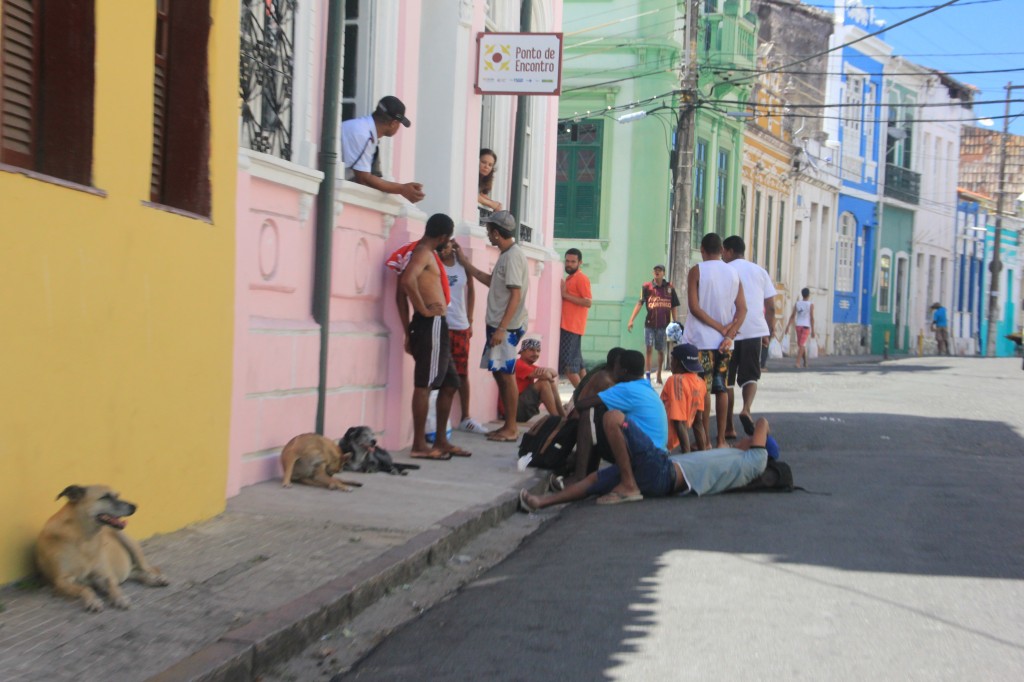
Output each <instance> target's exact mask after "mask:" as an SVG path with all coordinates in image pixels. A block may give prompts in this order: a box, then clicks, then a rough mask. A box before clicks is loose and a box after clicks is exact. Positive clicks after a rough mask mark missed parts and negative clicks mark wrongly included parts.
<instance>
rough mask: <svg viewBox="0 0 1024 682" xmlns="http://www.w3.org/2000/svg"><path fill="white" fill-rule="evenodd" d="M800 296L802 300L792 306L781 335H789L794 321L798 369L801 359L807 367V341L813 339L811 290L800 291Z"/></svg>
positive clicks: (805, 288)
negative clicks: (784, 329)
mask: <svg viewBox="0 0 1024 682" xmlns="http://www.w3.org/2000/svg"><path fill="white" fill-rule="evenodd" d="M800 296H801V297H802V298H801V299H800V300H799V301H797V302H796V303H794V304H793V312H792V313H790V315H789V322H787V323H786V331H784V332H782V335H783V336H785V335H787V334H789V328H790V327H791V326H792V324H793V322H794V321H796V346H797V349H796V366H797V367H800V359H801V358H803V361H804V367H807V339H809V338H813V337H814V304H813V303H811V301H810V299H811V290H810V289H808V288H807V287H804V288H803V289H801V290H800Z"/></svg>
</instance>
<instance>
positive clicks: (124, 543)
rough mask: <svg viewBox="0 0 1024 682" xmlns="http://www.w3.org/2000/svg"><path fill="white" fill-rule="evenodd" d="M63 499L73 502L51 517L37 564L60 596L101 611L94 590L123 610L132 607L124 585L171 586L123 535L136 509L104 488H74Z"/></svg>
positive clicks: (39, 544) (41, 538) (40, 543)
mask: <svg viewBox="0 0 1024 682" xmlns="http://www.w3.org/2000/svg"><path fill="white" fill-rule="evenodd" d="M62 497H66V498H68V501H67V504H65V505H64V506H63V507H61V508H60V509H59V510H58V511H57V513H56V514H54V515H53V516H51V517H50V520H49V521H47V522H46V525H44V526H43V530H42V532H41V533H40V534H39V540H38V541H37V542H36V564H37V566H38V567H39V571H40V572H41V573H42V574H43V576H44V577H45V578H46V579H47V580H49V581H50V582H51V583H52V584H53V586H54V588H56V590H57V592H59V593H60V594H62V595H64V596H66V597H72V598H81V600H82V603H83V604H85V608H86V609H87V610H89V611H102V610H103V602H102V601H101V600H100V598H99V597H97V596H96V593H95V592H94V591H93V590H92V588H91V587H90V585H93V586H96V587H98V588H99V589H100V590H102V591H103V592H106V594H107V596H108V597H109V599H110V603H111V604H113V605H114V606H116V607H117V608H119V609H126V608H128V607H129V606H130V605H131V602H130V601H129V599H128V597H126V596H125V595H124V593H123V592H121V587H120V585H121V583H123V582H124V581H125V580H128V579H129V578H130V579H132V580H136V581H138V582H140V583H142V584H144V585H149V586H150V587H160V586H163V585H167V583H168V581H167V578H165V577H163V576H162V575H160V571H159V570H157V569H155V568H153V567H152V566H150V565H149V563H148V562H147V561H146V557H145V556H143V554H142V548H141V547H140V546H139V543H137V542H135V540H132V539H131V538H130V537H128V536H127V535H125V533H124V532H123V529H124V526H125V522H124V521H123V517H125V516H131V515H132V514H134V513H135V505H134V504H132V503H131V502H125V501H123V500H120V499H118V495H117V493H116V492H114V491H113V490H111V489H110V488H108V487H107V486H105V485H90V486H86V487H82V486H78V485H70V486H68V487H67V488H65V489H64V490H63V492H61V494H60V495H58V496H57V499H58V500H59V499H60V498H62Z"/></svg>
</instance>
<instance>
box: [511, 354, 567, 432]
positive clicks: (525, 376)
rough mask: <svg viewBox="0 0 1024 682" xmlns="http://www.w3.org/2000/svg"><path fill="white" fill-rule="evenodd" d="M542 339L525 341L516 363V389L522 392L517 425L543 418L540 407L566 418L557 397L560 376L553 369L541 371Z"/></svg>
mask: <svg viewBox="0 0 1024 682" xmlns="http://www.w3.org/2000/svg"><path fill="white" fill-rule="evenodd" d="M539 359H540V339H524V340H523V345H522V347H521V348H520V349H519V359H518V360H516V386H517V388H518V389H519V404H518V406H517V407H516V421H517V422H527V421H530V420H531V419H533V418H534V417H536V416H537V415H538V414H540V406H541V405H544V407H545V408H547V411H548V414H553V415H558V416H559V417H564V416H565V408H564V407H562V400H561V399H560V398H559V397H558V373H557V372H555V370H553V369H551V368H550V367H538V366H537V360H539Z"/></svg>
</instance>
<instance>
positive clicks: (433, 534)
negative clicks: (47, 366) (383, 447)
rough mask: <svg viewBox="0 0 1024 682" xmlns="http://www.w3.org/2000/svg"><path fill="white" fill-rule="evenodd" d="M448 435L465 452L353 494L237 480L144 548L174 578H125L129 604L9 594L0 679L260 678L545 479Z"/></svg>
mask: <svg viewBox="0 0 1024 682" xmlns="http://www.w3.org/2000/svg"><path fill="white" fill-rule="evenodd" d="M453 441H454V442H456V443H457V444H459V445H461V446H463V447H465V448H467V449H470V450H472V451H473V456H472V457H469V458H453V459H452V460H450V461H445V462H434V461H423V460H410V459H409V458H408V457H407V451H406V452H405V453H393V454H394V455H395V459H396V460H397V461H403V462H415V463H417V464H420V465H421V469H420V470H418V471H411V472H409V475H408V476H389V475H386V474H372V475H359V474H348V475H346V476H344V478H347V479H352V480H358V481H360V482H362V483H363V484H364V485H363V487H362V488H360V489H358V490H356V491H354V492H351V493H342V492H336V491H331V492H328V491H325V490H321V489H319V488H309V487H305V486H295V487H293V488H291V489H284V488H282V487H281V486H280V482H279V481H267V482H264V483H261V484H258V485H254V486H250V487H248V488H245V489H244V490H243V491H242V492H241V494H239V495H238V496H236V497H234V498H232V499H230V500H228V503H227V510H226V511H225V512H224V513H223V514H221V515H220V516H217V517H216V518H214V519H211V520H209V521H206V522H203V523H199V524H195V525H193V526H190V527H188V528H185V529H183V530H180V531H177V532H175V533H170V534H168V535H162V536H157V537H154V538H151V539H149V540H148V541H146V542H145V543H144V548H145V551H146V554H147V557H148V558H149V559H150V561H151V562H152V563H153V564H154V565H156V566H159V567H160V569H161V570H162V571H163V573H164V574H165V575H167V576H168V577H169V578H170V580H171V585H170V586H169V587H166V588H159V589H156V588H149V587H144V586H142V585H139V584H136V583H127V584H126V585H125V593H126V594H127V595H128V596H129V598H130V599H131V600H132V608H131V609H129V610H127V611H119V610H117V609H114V608H112V607H108V608H107V609H106V610H105V611H103V612H102V613H99V614H92V613H88V612H86V611H85V610H84V609H83V608H82V606H81V604H80V603H79V602H75V601H71V600H67V599H63V598H59V597H56V596H55V595H54V594H53V592H52V590H51V589H50V588H49V587H21V588H17V587H12V588H7V589H5V590H4V591H2V592H0V607H2V609H0V670H2V671H3V673H2V675H0V677H2V678H3V679H4V680H7V681H9V682H10V681H14V680H19V681H22V680H48V681H49V680H93V679H111V680H147V679H154V680H161V681H163V680H199V679H202V680H219V679H232V680H238V679H243V680H247V679H253V678H255V677H256V676H257V675H258V674H260V671H262V670H265V669H266V668H267V666H268V665H270V664H272V662H274V661H278V660H281V659H282V658H284V657H287V656H290V655H293V654H294V653H297V652H299V651H301V650H302V648H303V647H304V646H305V645H306V644H308V643H309V642H310V641H312V640H313V639H315V638H316V637H318V636H319V635H320V634H321V633H322V632H323V631H324V630H326V629H328V628H329V627H332V626H334V625H338V624H340V623H343V622H345V621H347V620H348V619H350V618H351V617H352V616H353V615H355V614H356V613H358V612H359V611H361V610H363V609H364V608H366V607H367V606H368V605H370V604H372V603H373V602H374V601H375V600H376V599H377V598H379V597H380V596H381V595H382V594H384V593H386V592H387V591H388V590H389V589H392V588H395V587H398V586H400V585H402V584H403V583H406V582H408V581H409V580H411V579H412V578H413V577H414V576H415V575H417V574H418V573H419V572H421V571H422V570H423V569H424V568H425V567H426V566H427V565H429V564H433V563H443V562H445V561H447V560H448V559H449V558H450V557H451V556H452V555H453V554H454V553H455V552H456V550H457V549H458V548H459V547H460V546H461V545H462V544H463V543H465V542H466V540H468V539H469V538H471V537H472V536H474V535H476V534H477V533H479V532H481V531H482V530H484V529H486V528H489V527H491V526H493V525H495V524H497V523H498V522H500V521H501V520H502V519H504V518H506V517H507V516H509V515H511V514H513V513H515V509H516V503H517V493H518V490H519V489H520V488H522V487H540V486H543V481H542V478H541V477H539V476H538V475H537V474H536V471H535V470H533V469H529V470H527V471H526V472H525V473H523V472H519V471H517V470H516V449H517V448H516V446H515V445H513V444H509V443H491V442H489V441H487V440H486V439H485V438H484V437H483V436H475V435H470V434H463V433H461V432H459V433H456V434H455V435H454V436H453ZM123 492H124V494H125V497H126V498H128V499H132V498H131V491H128V490H126V491H123ZM139 513H140V514H154V513H159V510H154V509H147V508H146V507H145V506H144V505H142V506H141V507H140V510H139ZM129 531H130V525H129Z"/></svg>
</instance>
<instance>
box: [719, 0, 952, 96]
mask: <svg viewBox="0 0 1024 682" xmlns="http://www.w3.org/2000/svg"><path fill="white" fill-rule="evenodd" d="M958 2H960V0H947V1H946V2H944V3H942V4H941V5H936V6H934V7H932V8H931V9H928V10H925V11H924V12H919V13H918V14H915V15H913V16H911V17H908V18H906V19H903V20H902V21H897V22H896V23H895V24H893V25H892V26H886V27H885V28H883V29H880V30H878V31H875V32H873V33H868V34H866V35H863V36H861V37H860V38H855V39H853V40H851V41H849V42H847V43H843V44H842V45H836V46H835V47H830V48H829V49H827V50H823V51H822V52H818V53H817V54H812V55H810V56H809V57H804V58H803V59H798V60H797V61H795V62H790V63H788V64H785V65H783V66H780V67H778V68H776V69H769V70H767V71H765V74H769V73H775V72H777V71H780V70H782V69H788V68H791V67H793V66H796V65H797V64H803V63H804V62H809V61H811V60H812V59H816V58H818V57H823V56H825V55H827V54H831V53H833V52H837V51H838V50H841V49H843V48H844V47H850V46H851V45H856V44H857V43H859V42H861V41H864V40H867V39H868V38H873V37H875V36H877V35H878V34H880V33H885V32H887V31H891V30H893V29H894V28H899V27H900V26H903V25H905V24H909V23H910V22H912V21H915V20H917V19H920V18H922V17H926V16H928V15H929V14H931V13H933V12H938V11H939V10H940V9H944V8H946V7H950V6H952V5H955V4H956V3H958ZM749 79H750V76H747V77H745V78H743V79H742V80H749ZM726 82H727V83H733V84H736V83H739V82H740V81H736V80H727V81H726Z"/></svg>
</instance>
